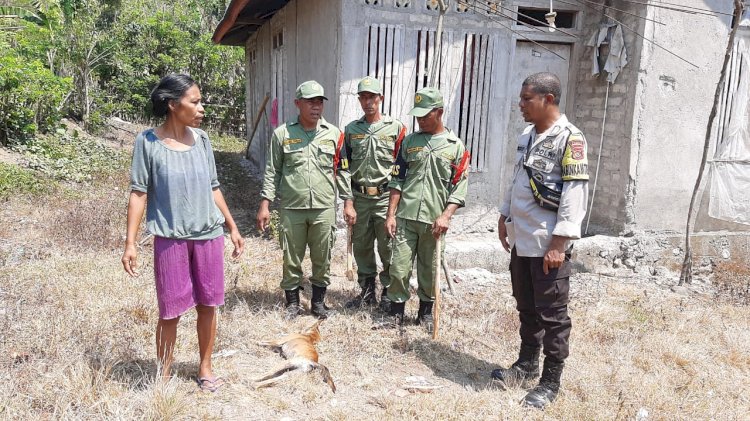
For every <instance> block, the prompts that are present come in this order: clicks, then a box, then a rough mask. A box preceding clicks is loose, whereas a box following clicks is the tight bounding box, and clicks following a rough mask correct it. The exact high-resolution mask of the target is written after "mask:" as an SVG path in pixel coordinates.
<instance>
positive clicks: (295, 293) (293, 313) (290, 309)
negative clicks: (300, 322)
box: [284, 288, 302, 320]
mask: <svg viewBox="0 0 750 421" xmlns="http://www.w3.org/2000/svg"><path fill="white" fill-rule="evenodd" d="M284 295H286V315H285V316H284V317H285V318H286V319H287V320H291V319H293V318H295V317H297V316H299V315H300V314H302V307H301V306H300V305H299V288H295V289H287V290H284Z"/></svg>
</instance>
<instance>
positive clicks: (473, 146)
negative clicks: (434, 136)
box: [364, 25, 502, 171]
mask: <svg viewBox="0 0 750 421" xmlns="http://www.w3.org/2000/svg"><path fill="white" fill-rule="evenodd" d="M435 36H436V35H435V31H434V30H430V29H427V28H422V29H411V28H410V29H405V28H404V27H402V26H388V25H372V26H370V27H369V31H368V35H367V38H366V44H367V45H366V46H365V50H366V51H365V52H366V54H364V57H365V59H364V61H365V62H364V74H366V75H369V76H373V77H375V78H377V79H378V80H380V82H381V84H382V86H383V94H384V96H385V99H384V100H383V108H382V112H383V113H385V114H389V115H391V116H393V117H396V118H400V119H401V120H402V121H404V122H405V123H407V124H408V123H411V124H412V127H414V128H415V129H417V128H418V125H417V123H416V120H415V119H413V118H412V117H410V116H408V115H407V112H408V111H409V109H411V106H412V101H413V98H414V93H415V92H416V91H417V90H418V89H420V88H423V87H425V86H427V85H428V83H429V78H430V72H431V69H432V64H431V63H433V60H438V65H437V71H436V75H435V76H434V77H435V82H434V83H432V85H433V86H436V87H439V89H440V91H441V92H442V93H443V97H444V101H445V109H446V113H445V115H444V117H443V120H444V123H445V125H446V127H448V128H450V129H451V130H453V131H454V132H455V133H456V135H458V136H459V137H460V138H461V139H462V140H463V141H464V143H465V144H466V147H467V148H468V149H469V150H470V152H471V155H472V158H471V169H472V171H484V170H485V169H486V167H487V164H488V162H487V159H488V155H487V152H488V145H489V141H490V139H489V138H490V136H489V133H487V122H488V121H489V119H490V118H492V117H493V116H492V114H491V111H490V110H489V98H490V96H491V95H490V93H491V85H492V77H491V75H492V69H493V55H492V50H493V40H492V37H491V36H490V35H489V34H482V33H472V32H466V31H455V30H454V31H451V30H448V31H445V32H444V33H443V40H442V41H443V42H442V45H441V47H440V51H439V52H436V51H435V45H434V43H435ZM500 83H502V81H501V82H500Z"/></svg>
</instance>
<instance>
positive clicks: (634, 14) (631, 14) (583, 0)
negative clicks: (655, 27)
mask: <svg viewBox="0 0 750 421" xmlns="http://www.w3.org/2000/svg"><path fill="white" fill-rule="evenodd" d="M578 1H582V2H586V3H592V4H595V5H597V6H600V4H599V3H597V2H594V1H591V0H578ZM606 7H608V8H610V9H612V10H617V11H618V12H622V13H625V14H626V15H630V16H635V17H637V18H638V19H643V20H647V21H649V22H654V23H658V24H659V25H666V24H665V23H664V22H659V21H658V20H654V19H649V18H644V17H643V16H640V15H638V14H636V13H633V12H628V11H627V10H622V9H618V8H616V7H612V6H606Z"/></svg>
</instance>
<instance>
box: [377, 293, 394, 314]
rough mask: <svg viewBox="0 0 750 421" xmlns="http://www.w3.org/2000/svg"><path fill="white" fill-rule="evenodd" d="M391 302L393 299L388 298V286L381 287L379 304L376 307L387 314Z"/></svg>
mask: <svg viewBox="0 0 750 421" xmlns="http://www.w3.org/2000/svg"><path fill="white" fill-rule="evenodd" d="M392 303H393V301H391V299H390V298H388V288H386V287H383V292H381V293H380V304H379V305H378V309H379V310H380V311H382V312H383V313H385V314H389V313H390V312H391V304H392Z"/></svg>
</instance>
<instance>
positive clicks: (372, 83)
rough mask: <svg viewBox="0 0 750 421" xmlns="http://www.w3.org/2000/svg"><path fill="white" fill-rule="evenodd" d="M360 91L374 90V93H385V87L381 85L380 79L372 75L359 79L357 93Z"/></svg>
mask: <svg viewBox="0 0 750 421" xmlns="http://www.w3.org/2000/svg"><path fill="white" fill-rule="evenodd" d="M360 92H372V93H374V94H378V95H383V88H381V87H380V81H379V80H377V79H375V78H374V77H372V76H367V77H365V78H364V79H362V80H360V81H359V85H357V93H360Z"/></svg>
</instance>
